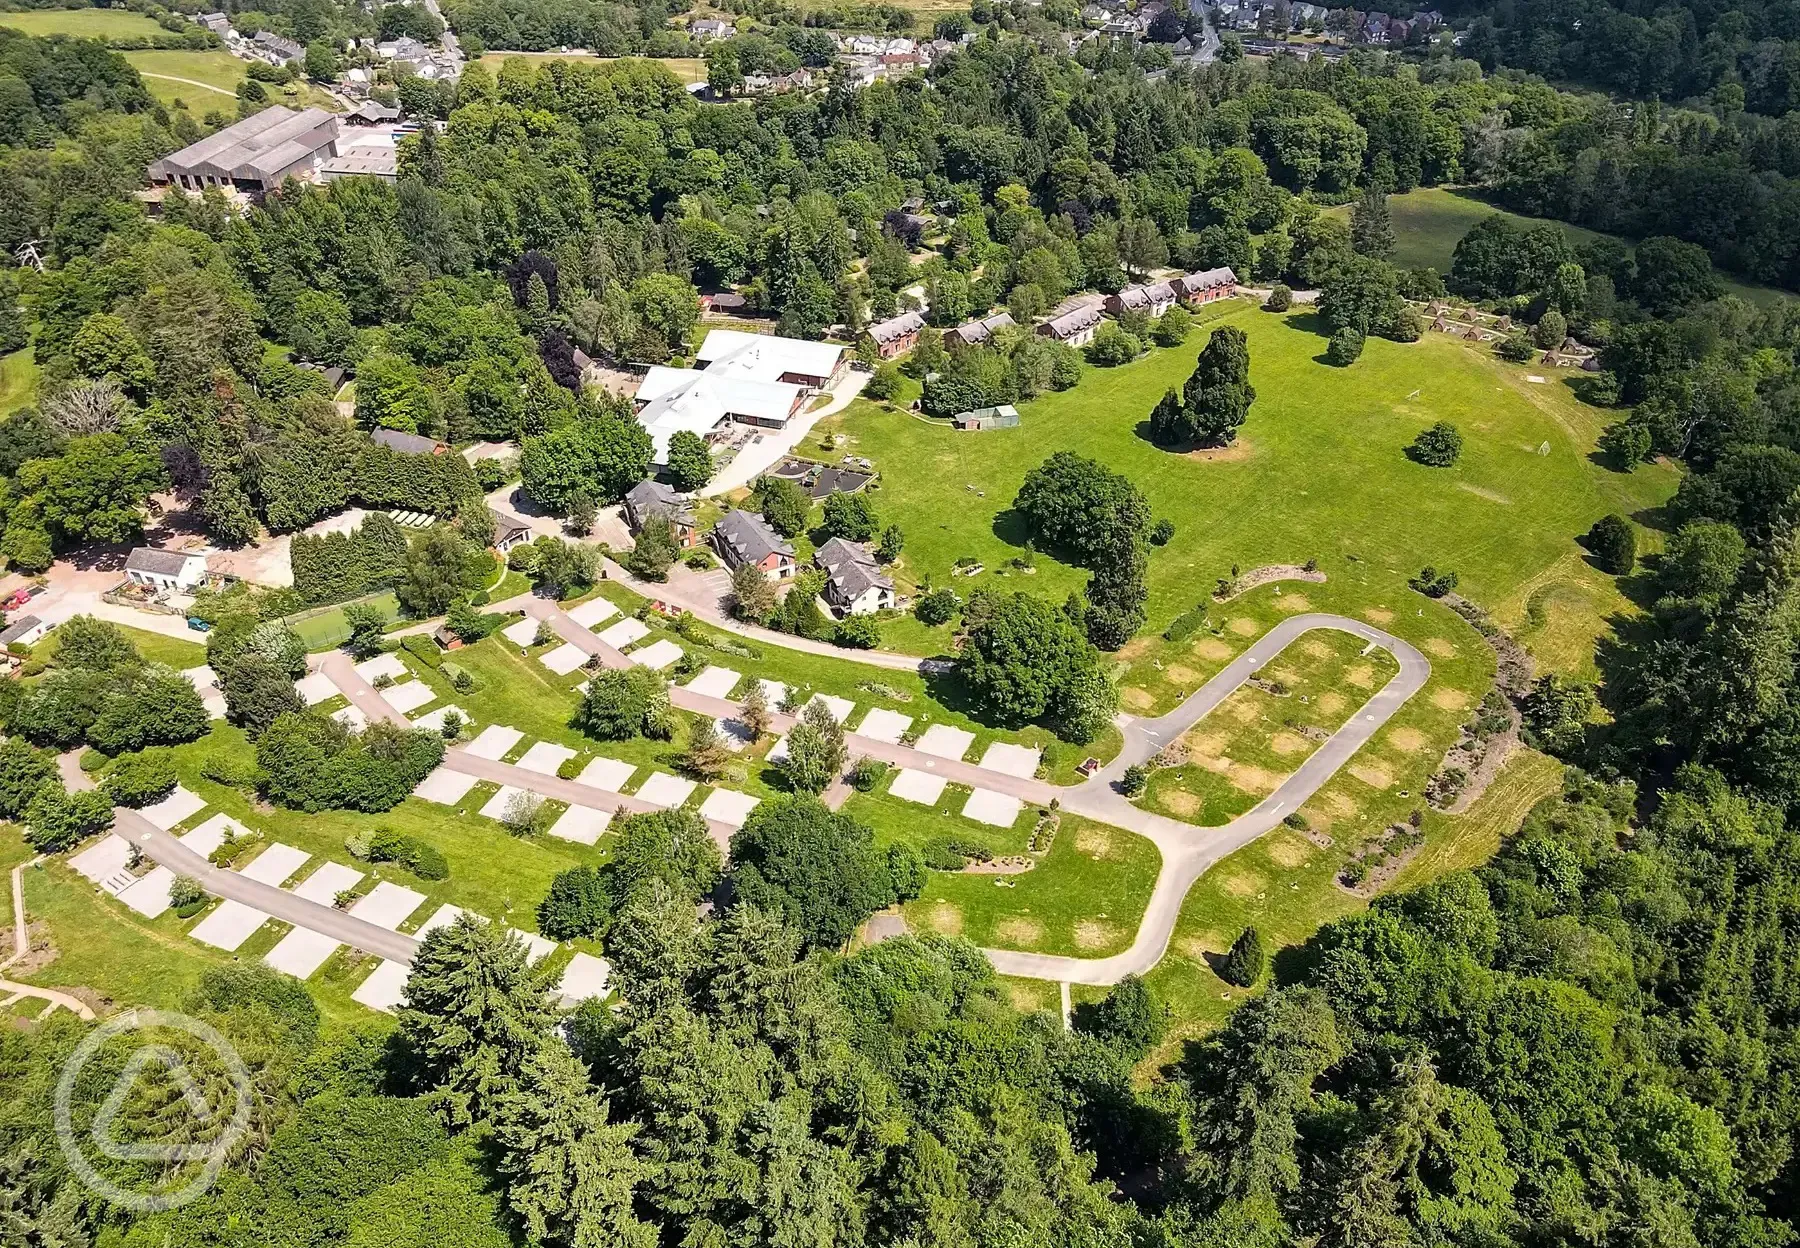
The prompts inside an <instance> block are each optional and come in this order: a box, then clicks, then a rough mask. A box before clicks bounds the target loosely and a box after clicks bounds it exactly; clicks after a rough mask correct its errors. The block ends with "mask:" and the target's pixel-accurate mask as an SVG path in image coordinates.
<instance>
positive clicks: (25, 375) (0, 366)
mask: <svg viewBox="0 0 1800 1248" xmlns="http://www.w3.org/2000/svg"><path fill="white" fill-rule="evenodd" d="M37 384H38V367H37V360H36V358H35V356H34V353H33V349H32V348H31V347H26V348H25V349H24V350H22V351H14V352H12V353H11V354H9V355H0V415H5V414H6V413H7V412H12V411H17V410H18V409H19V408H21V407H29V406H31V404H33V403H35V402H37Z"/></svg>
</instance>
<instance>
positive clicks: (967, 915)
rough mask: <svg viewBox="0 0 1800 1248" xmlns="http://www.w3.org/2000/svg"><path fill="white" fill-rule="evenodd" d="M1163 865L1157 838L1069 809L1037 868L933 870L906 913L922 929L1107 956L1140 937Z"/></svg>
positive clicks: (1004, 944) (990, 943)
mask: <svg viewBox="0 0 1800 1248" xmlns="http://www.w3.org/2000/svg"><path fill="white" fill-rule="evenodd" d="M1161 866H1162V856H1161V855H1160V854H1158V853H1157V852H1156V846H1154V845H1152V844H1151V843H1150V842H1149V841H1147V840H1145V839H1144V838H1143V837H1141V836H1136V835H1133V834H1132V833H1130V832H1126V831H1124V830H1123V829H1121V828H1114V827H1109V826H1107V825H1106V824H1101V823H1093V822H1090V821H1088V820H1085V819H1079V818H1076V817H1075V816H1072V815H1064V816H1063V819H1062V824H1061V827H1060V828H1058V830H1057V833H1056V839H1055V841H1053V842H1052V843H1051V846H1050V852H1049V853H1047V854H1045V855H1044V856H1043V858H1042V859H1040V860H1039V862H1038V865H1037V866H1036V867H1034V868H1033V869H1032V870H1030V871H1027V872H1025V873H1023V874H1021V875H981V874H968V873H962V874H947V873H945V872H941V871H933V872H931V873H930V874H929V875H928V876H927V877H926V881H925V889H924V892H923V893H922V894H921V895H920V896H919V898H918V900H916V901H912V902H909V903H908V904H907V905H906V907H905V914H906V918H907V922H908V923H909V924H910V926H911V927H912V928H913V929H914V930H915V931H940V932H946V933H949V934H952V935H962V936H966V937H968V938H969V939H970V940H972V941H974V942H975V943H976V944H978V945H982V946H986V947H998V948H1007V949H1025V950H1029V951H1031V952H1034V953H1056V954H1068V955H1071V956H1074V957H1081V958H1104V957H1109V956H1111V955H1112V954H1115V953H1122V952H1123V951H1124V950H1126V949H1128V948H1130V947H1131V942H1132V941H1133V940H1134V939H1136V937H1137V930H1138V923H1139V921H1140V920H1141V919H1142V918H1143V916H1144V906H1145V905H1146V904H1147V903H1148V902H1149V900H1150V890H1151V889H1152V888H1153V887H1154V886H1155V884H1156V873H1157V871H1158V870H1159V869H1160V868H1161Z"/></svg>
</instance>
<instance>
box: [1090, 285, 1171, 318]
mask: <svg viewBox="0 0 1800 1248" xmlns="http://www.w3.org/2000/svg"><path fill="white" fill-rule="evenodd" d="M1174 306H1175V288H1174V287H1173V286H1171V285H1169V283H1167V282H1153V283H1151V284H1150V285H1148V286H1127V287H1126V288H1125V289H1124V290H1121V291H1120V292H1119V293H1118V294H1116V295H1108V296H1107V297H1106V310H1107V311H1108V312H1111V313H1112V314H1113V315H1114V316H1123V315H1124V314H1125V313H1127V312H1142V313H1144V314H1145V315H1146V316H1161V315H1162V314H1163V313H1164V312H1167V311H1168V310H1169V309H1170V308H1172V307H1174Z"/></svg>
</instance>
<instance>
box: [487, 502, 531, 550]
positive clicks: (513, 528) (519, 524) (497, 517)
mask: <svg viewBox="0 0 1800 1248" xmlns="http://www.w3.org/2000/svg"><path fill="white" fill-rule="evenodd" d="M488 515H490V516H492V517H493V518H494V540H495V541H500V542H503V541H505V540H506V539H507V538H509V537H516V536H518V535H519V534H520V533H529V532H531V526H530V525H529V524H526V523H525V522H524V521H523V520H521V519H519V518H518V517H517V516H515V515H512V514H510V513H508V512H504V511H501V510H500V509H499V508H497V507H489V508H488Z"/></svg>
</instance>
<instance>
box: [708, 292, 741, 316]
mask: <svg viewBox="0 0 1800 1248" xmlns="http://www.w3.org/2000/svg"><path fill="white" fill-rule="evenodd" d="M700 310H701V311H702V312H713V313H717V314H719V315H722V316H742V315H744V314H745V313H746V312H748V311H749V310H750V301H749V300H748V299H746V298H744V296H742V295H740V294H738V293H737V292H736V291H731V290H722V291H719V292H718V293H717V294H713V295H701V296H700Z"/></svg>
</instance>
